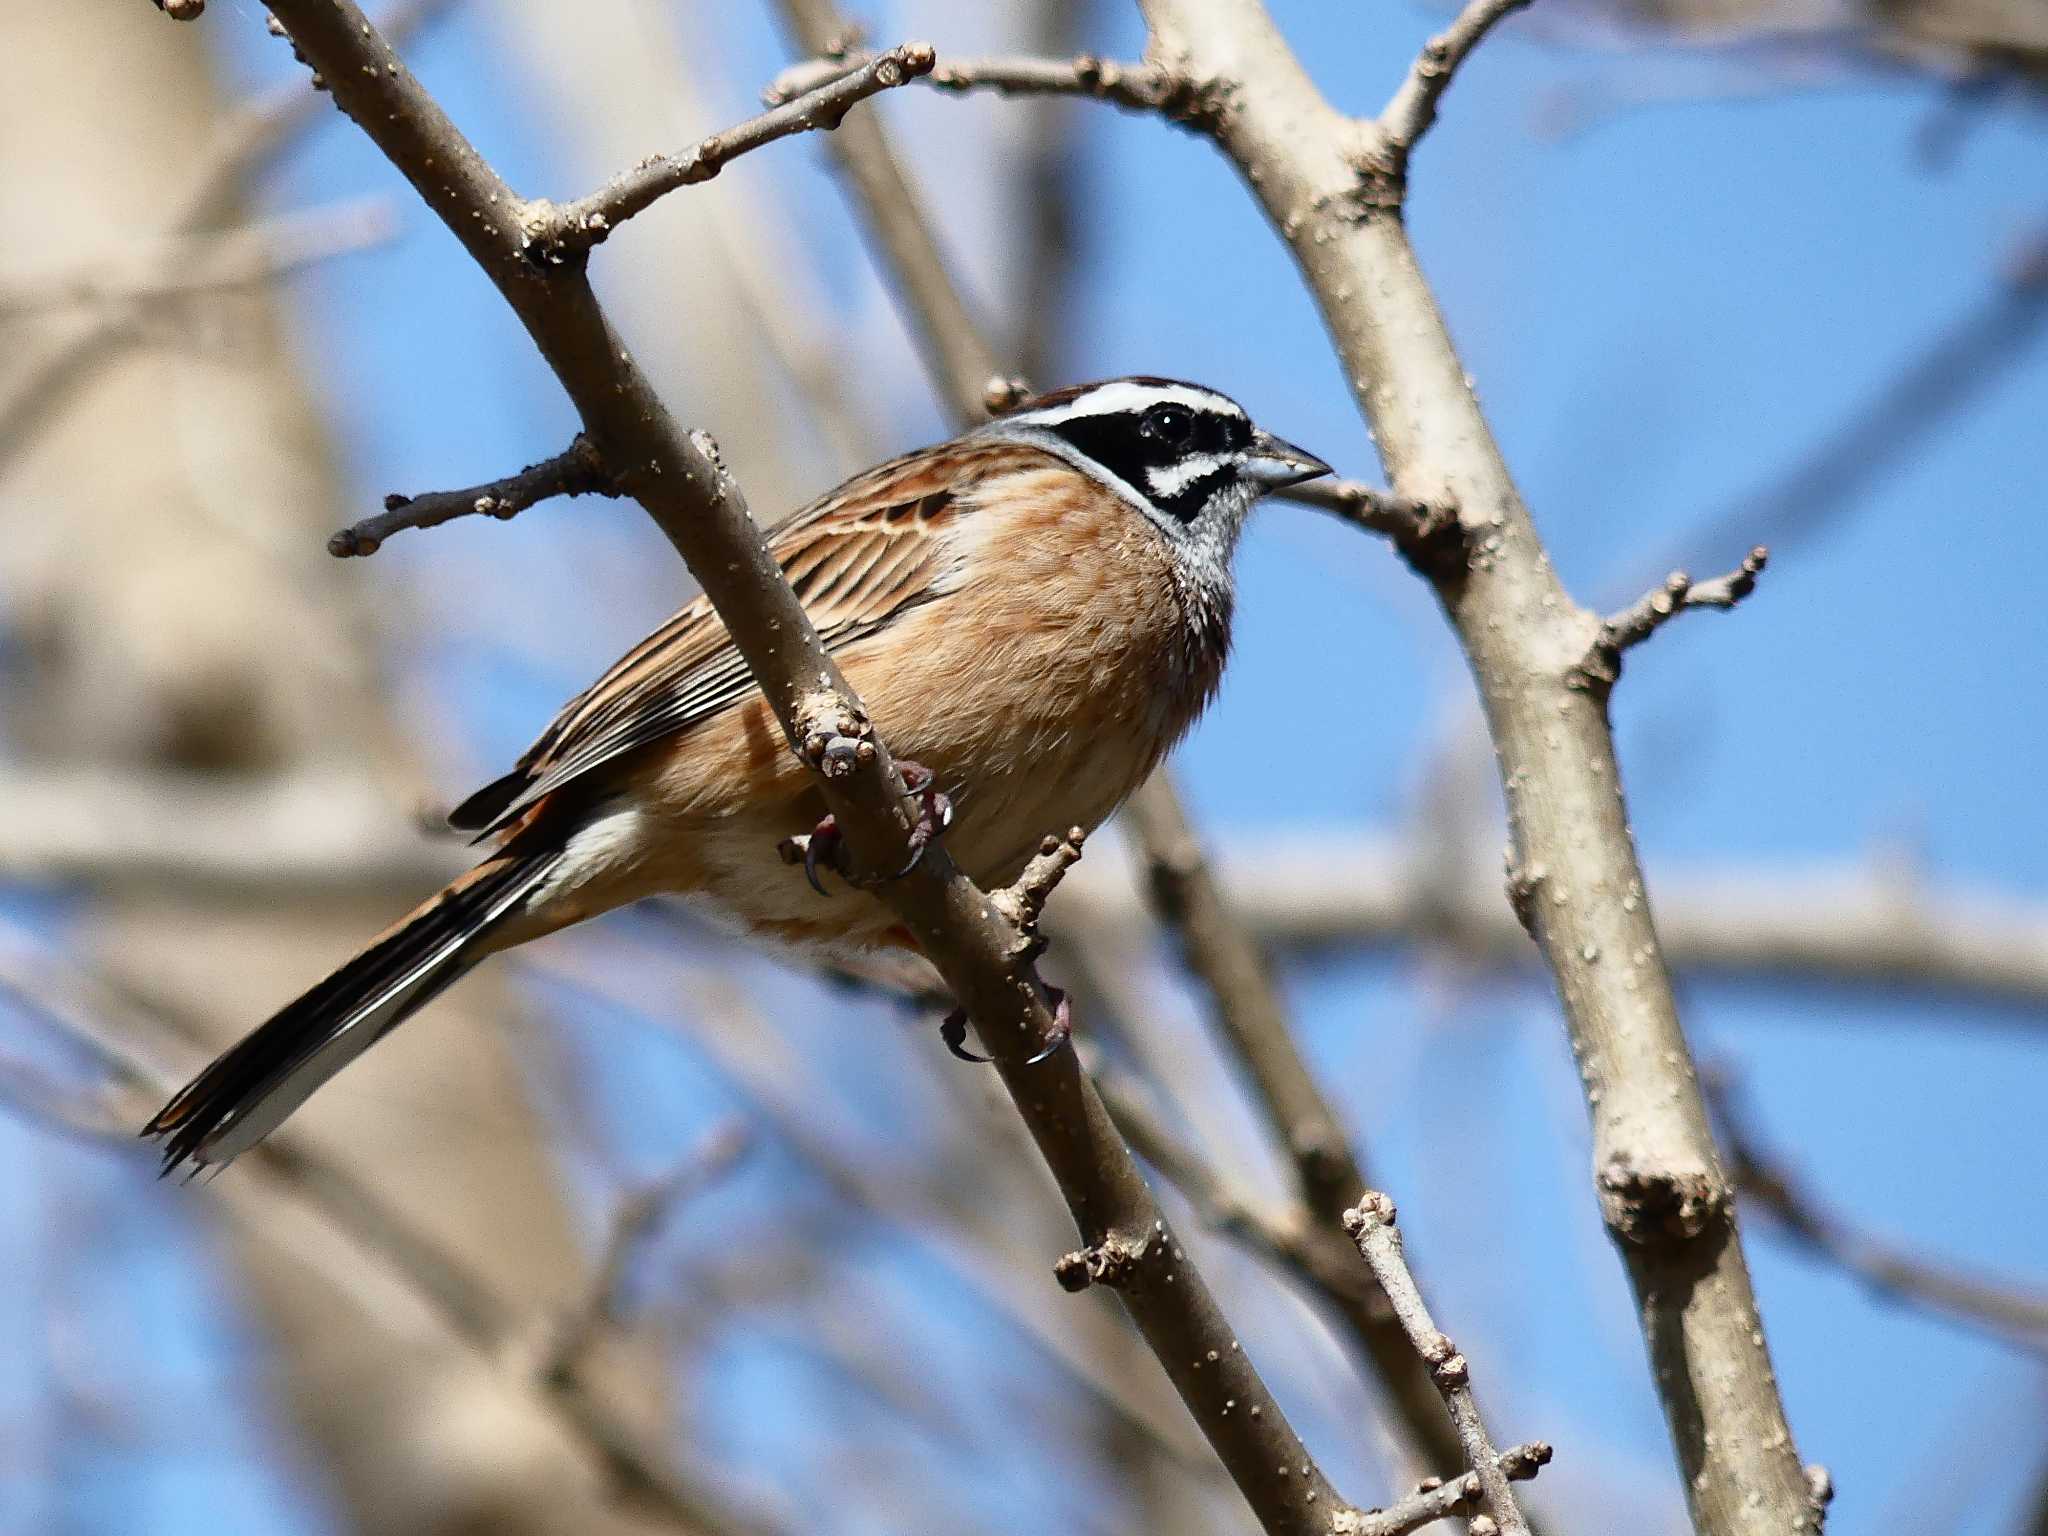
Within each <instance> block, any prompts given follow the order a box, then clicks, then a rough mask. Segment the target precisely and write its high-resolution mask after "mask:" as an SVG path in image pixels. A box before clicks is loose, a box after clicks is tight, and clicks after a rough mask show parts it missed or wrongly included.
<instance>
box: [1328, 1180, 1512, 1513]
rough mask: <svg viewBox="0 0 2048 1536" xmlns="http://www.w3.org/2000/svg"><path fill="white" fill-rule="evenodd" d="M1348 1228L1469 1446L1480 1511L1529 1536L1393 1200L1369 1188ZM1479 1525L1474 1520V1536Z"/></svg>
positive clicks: (1468, 1374) (1347, 1216)
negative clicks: (1426, 1296)
mask: <svg viewBox="0 0 2048 1536" xmlns="http://www.w3.org/2000/svg"><path fill="white" fill-rule="evenodd" d="M1344 1230H1345V1231H1346V1232H1348V1233H1350V1234H1351V1240H1352V1241H1353V1242H1355V1243H1357V1244H1358V1256H1359V1257H1360V1258H1362V1259H1364V1260H1365V1262H1366V1265H1367V1267H1368V1268H1370V1269H1371V1270H1372V1273H1373V1278H1374V1279H1375V1280H1377V1281H1379V1283H1380V1289H1381V1290H1383V1291H1385V1292H1386V1293H1387V1299H1388V1300H1389V1301H1391V1302H1392V1303H1393V1304H1394V1316H1395V1317H1396V1318H1398V1319H1399V1320H1400V1323H1401V1327H1402V1328H1403V1329H1404V1330H1405V1331H1406V1332H1407V1334H1408V1338H1409V1340H1410V1342H1412V1343H1413V1344H1414V1346H1415V1352H1416V1353H1417V1354H1418V1355H1420V1356H1421V1357H1422V1359H1423V1361H1424V1362H1425V1363H1426V1364H1427V1365H1428V1366H1429V1374H1430V1379H1431V1380H1433V1381H1434V1382H1435V1383H1436V1386H1437V1390H1438V1391H1439V1392H1441V1393H1442V1394H1443V1399H1444V1407H1445V1408H1446V1409H1447V1410H1449V1412H1450V1415H1451V1423H1452V1424H1453V1425H1455V1426H1456V1428H1457V1431H1458V1440H1459V1443H1460V1444H1462V1445H1463V1446H1464V1448H1465V1460H1466V1463H1467V1465H1468V1466H1469V1467H1470V1469H1471V1475H1472V1476H1475V1477H1477V1478H1478V1479H1479V1499H1478V1503H1479V1507H1480V1509H1481V1510H1483V1511H1484V1512H1485V1515H1486V1516H1487V1517H1488V1518H1490V1519H1491V1520H1492V1522H1493V1524H1494V1528H1495V1530H1496V1531H1498V1532H1499V1533H1501V1536H1529V1524H1528V1522H1527V1521H1526V1520H1524V1519H1523V1518H1522V1511H1521V1507H1520V1506H1519V1505H1517V1504H1516V1503H1515V1496H1514V1494H1513V1493H1512V1492H1511V1491H1510V1490H1509V1488H1508V1479H1507V1474H1506V1473H1505V1472H1504V1471H1503V1470H1502V1468H1501V1464H1500V1462H1501V1458H1500V1454H1499V1453H1498V1452H1497V1451H1495V1450H1494V1448H1493V1442H1492V1441H1491V1440H1489V1439H1488V1438H1487V1434H1486V1425H1485V1423H1484V1422H1483V1421H1482V1420H1481V1419H1480V1417H1479V1402H1478V1399H1477V1398H1476V1397H1474V1395H1473V1392H1472V1377H1471V1372H1470V1370H1469V1369H1468V1368H1467V1366H1466V1364H1465V1357H1464V1356H1463V1355H1461V1354H1459V1353H1458V1350H1457V1346H1456V1345H1454V1344H1452V1343H1451V1341H1450V1340H1449V1339H1448V1338H1446V1337H1445V1336H1444V1335H1443V1334H1442V1333H1441V1332H1439V1331H1438V1329H1437V1326H1436V1324H1435V1323H1434V1322H1433V1321H1431V1319H1430V1315H1429V1308H1428V1307H1427V1306H1425V1305H1424V1304H1423V1300H1422V1293H1421V1292H1420V1291H1419V1290H1417V1289H1416V1288H1415V1277H1414V1276H1413V1275H1411V1274H1409V1272H1408V1263H1407V1260H1405V1259H1404V1258H1403V1257H1402V1256H1401V1234H1400V1232H1399V1231H1398V1230H1397V1229H1396V1228H1395V1226H1394V1202H1393V1201H1391V1200H1389V1199H1388V1198H1387V1197H1386V1196H1385V1195H1383V1194H1381V1193H1380V1192H1379V1191H1378V1190H1373V1189H1369V1190H1367V1191H1366V1192H1365V1193H1364V1194H1363V1195H1361V1196H1360V1197H1359V1201H1358V1204H1357V1205H1355V1206H1353V1207H1352V1208H1351V1209H1350V1210H1348V1211H1346V1212H1345V1213H1344ZM1478 1524H1479V1522H1478V1521H1477V1520H1474V1521H1473V1522H1472V1528H1474V1529H1473V1536H1479V1533H1478V1532H1477V1530H1476V1527H1477V1526H1478ZM1487 1536H1492V1533H1491V1532H1489V1533H1487Z"/></svg>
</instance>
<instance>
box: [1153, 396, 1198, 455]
mask: <svg viewBox="0 0 2048 1536" xmlns="http://www.w3.org/2000/svg"><path fill="white" fill-rule="evenodd" d="M1144 432H1145V435H1146V436H1147V437H1153V438H1157V439H1158V440H1159V441H1160V442H1162V443H1164V444H1166V445H1167V447H1169V448H1185V447H1187V445H1188V441H1189V439H1191V438H1192V437H1193V436H1194V433H1195V413H1194V412H1193V411H1190V410H1189V409H1188V408H1187V407H1186V406H1184V405H1155V406H1153V407H1152V409H1151V410H1149V411H1147V412H1146V413H1145V418H1144Z"/></svg>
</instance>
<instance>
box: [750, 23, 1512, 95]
mask: <svg viewBox="0 0 2048 1536" xmlns="http://www.w3.org/2000/svg"><path fill="white" fill-rule="evenodd" d="M1524 3H1526V0H1524ZM867 57H869V55H866V54H861V53H857V52H850V53H842V54H837V55H833V56H829V57H822V58H815V59H806V60H805V61H803V62H802V63H800V64H792V65H791V66H790V67H789V68H788V69H785V70H784V71H783V72H782V73H781V74H779V75H777V76H776V77H775V80H774V82H773V83H772V84H771V85H770V86H769V87H768V90H767V93H766V94H767V98H768V99H769V100H770V101H788V100H791V99H793V98H794V97H795V96H797V95H799V94H800V93H802V92H804V91H807V90H814V89H816V87H817V84H818V82H819V81H821V80H833V79H838V78H840V77H841V76H843V75H844V74H845V72H846V71H847V70H848V69H849V68H850V67H853V66H855V65H857V64H858V63H859V62H860V61H862V60H863V59H865V58H867ZM926 83H927V84H929V85H931V86H934V87H936V88H937V89H939V90H942V91H956V92H962V93H964V92H967V91H983V90H985V91H994V92H996V93H997V94H998V95H1002V96H1079V97H1082V98H1084V99H1086V100H1089V101H1103V102H1108V103H1109V104H1110V105H1111V106H1116V107H1123V108H1125V109H1127V110H1129V111H1133V112H1158V113H1163V114H1164V115H1165V116H1167V117H1169V118H1173V119H1179V118H1181V117H1183V116H1191V115H1194V114H1195V112H1196V111H1197V110H1199V104H1198V103H1196V102H1195V101H1194V100H1193V99H1192V98H1191V97H1190V95H1189V89H1188V82H1187V80H1186V78H1185V77H1183V76H1180V75H1176V74H1175V73H1173V72H1172V71H1171V70H1166V69H1158V68H1155V67H1153V66H1152V65H1150V64H1131V63H1119V62H1118V61H1117V60H1115V59H1105V58H1100V57H1098V56H1097V55H1095V54H1092V53H1083V54H1077V55H1075V56H1074V57H1073V58H1070V59H1036V58H1024V57H1007V58H978V59H977V58H967V59H961V58H951V57H949V58H946V59H944V60H942V61H941V62H940V63H939V66H938V68H936V69H934V70H933V71H932V72H931V73H930V75H928V76H927V77H926Z"/></svg>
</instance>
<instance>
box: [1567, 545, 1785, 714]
mask: <svg viewBox="0 0 2048 1536" xmlns="http://www.w3.org/2000/svg"><path fill="white" fill-rule="evenodd" d="M1770 558H1771V552H1770V551H1769V550H1768V549H1766V548H1764V546H1763V545H1761V544H1759V545H1757V546H1756V547H1755V548H1754V549H1752V550H1750V552H1749V553H1748V554H1746V555H1744V556H1743V557H1742V564H1740V565H1738V566H1737V567H1736V568H1735V569H1734V570H1732V571H1729V572H1728V573H1727V574H1726V575H1722V576H1715V577H1713V578H1711V579H1710V580H1707V581H1697V582H1696V581H1694V580H1693V579H1692V578H1691V577H1690V576H1688V575H1687V574H1686V573H1685V572H1684V571H1673V572H1672V573H1671V574H1670V575H1669V576H1666V577H1665V578H1664V580H1663V582H1662V584H1660V585H1659V586H1656V587H1653V588H1652V589H1651V590H1650V591H1648V592H1646V593H1644V594H1643V595H1642V596H1641V597H1639V598H1637V599H1636V600H1635V601H1634V602H1633V603H1630V604H1629V605H1628V607H1626V608H1624V609H1622V610H1621V612H1619V613H1617V614H1615V615H1613V616H1612V617H1611V618H1609V619H1607V620H1606V621H1605V622H1604V623H1602V624H1601V626H1600V633H1599V634H1598V635H1596V636H1595V637H1594V639H1593V643H1592V645H1590V646H1589V647H1587V650H1586V657H1585V659H1584V660H1583V661H1581V662H1580V663H1579V666H1578V673H1577V675H1578V677H1579V679H1580V683H1579V686H1581V687H1585V688H1612V687H1613V686H1614V684H1615V683H1616V682H1618V681H1619V680H1620V678H1621V653H1622V652H1623V651H1626V650H1628V649H1629V648H1630V647H1631V646H1637V645H1641V644H1642V643H1643V642H1644V641H1645V640H1647V639H1649V638H1650V636H1652V635H1654V634H1655V633H1656V632H1657V631H1658V630H1660V629H1662V628H1663V627H1664V626H1665V625H1666V624H1668V623H1670V622H1671V621H1672V620H1673V619H1675V618H1677V617H1678V615H1680V614H1681V613H1683V612H1685V611H1686V610H1687V609H1688V608H1733V607H1734V606H1735V605H1736V604H1737V603H1739V602H1741V601H1742V600H1743V599H1744V598H1745V597H1748V596H1749V594H1750V593H1752V592H1754V591H1755V590H1756V579H1757V577H1758V576H1759V575H1760V574H1761V573H1762V571H1763V568H1764V566H1765V565H1766V564H1767V563H1768V562H1769V560H1770Z"/></svg>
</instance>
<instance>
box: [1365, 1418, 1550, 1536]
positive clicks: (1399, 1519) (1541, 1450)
mask: <svg viewBox="0 0 2048 1536" xmlns="http://www.w3.org/2000/svg"><path fill="white" fill-rule="evenodd" d="M1552 1454H1553V1453H1552V1451H1551V1448H1550V1446H1549V1444H1548V1443H1547V1442H1545V1441H1542V1440H1531V1441H1530V1442H1529V1443H1528V1444H1527V1445H1516V1446H1510V1447H1509V1448H1508V1449H1507V1450H1505V1451H1502V1452H1501V1453H1500V1457H1499V1459H1498V1465H1499V1467H1500V1470H1501V1475H1502V1476H1504V1477H1505V1478H1507V1480H1508V1481H1509V1482H1511V1483H1520V1482H1527V1481H1528V1480H1529V1479H1530V1478H1532V1477H1534V1476H1535V1475H1536V1474H1537V1473H1538V1472H1540V1471H1541V1470H1542V1469H1543V1468H1545V1467H1547V1466H1549V1465H1550V1458H1551V1456H1552ZM1482 1491H1483V1489H1482V1488H1481V1485H1480V1481H1479V1474H1478V1473H1476V1472H1466V1473H1463V1474H1462V1475H1460V1476H1458V1477H1454V1478H1451V1479H1449V1480H1448V1481H1446V1480H1445V1479H1443V1478H1430V1479H1429V1480H1428V1481H1426V1482H1425V1483H1424V1484H1423V1485H1422V1487H1420V1488H1418V1489H1416V1491H1415V1492H1414V1493H1411V1494H1410V1495H1409V1496H1408V1497H1407V1498H1405V1499H1402V1500H1400V1501H1399V1502H1398V1503H1394V1504H1389V1505H1388V1506H1387V1507H1386V1508H1385V1509H1371V1510H1366V1511H1364V1512H1363V1513H1361V1514H1360V1515H1359V1516H1358V1517H1357V1518H1356V1520H1355V1521H1354V1522H1352V1523H1349V1524H1346V1523H1343V1522H1340V1523H1338V1524H1337V1525H1335V1526H1333V1527H1332V1528H1331V1536H1409V1533H1410V1532H1412V1531H1419V1530H1421V1529H1422V1528H1423V1527H1424V1526H1426V1525H1430V1524H1432V1523H1434V1522H1435V1521H1438V1520H1445V1519H1449V1518H1450V1517H1451V1516H1452V1515H1462V1514H1464V1513H1465V1512H1466V1511H1467V1510H1469V1509H1471V1508H1472V1506H1473V1505H1475V1504H1477V1503H1478V1502H1479V1498H1480V1494H1481V1493H1482ZM1478 1529H1479V1523H1478V1522H1477V1521H1476V1520H1475V1521H1473V1522H1472V1523H1471V1524H1470V1525H1469V1526H1468V1527H1467V1530H1468V1532H1472V1531H1477V1530H1478Z"/></svg>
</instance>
